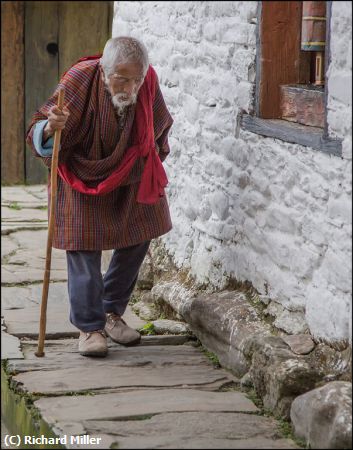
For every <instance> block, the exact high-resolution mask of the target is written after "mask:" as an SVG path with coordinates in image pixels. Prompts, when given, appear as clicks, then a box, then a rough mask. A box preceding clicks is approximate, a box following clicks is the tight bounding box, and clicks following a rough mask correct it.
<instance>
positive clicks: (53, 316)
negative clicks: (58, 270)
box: [3, 288, 146, 339]
mask: <svg viewBox="0 0 353 450" xmlns="http://www.w3.org/2000/svg"><path fill="white" fill-rule="evenodd" d="M41 298H42V297H41V294H40V297H39V301H40V302H41ZM69 313H70V307H69V304H68V302H66V303H60V304H55V303H53V302H52V301H51V298H50V288H49V295H48V304H47V325H46V336H47V339H58V338H60V337H69V336H70V337H78V334H79V331H78V329H77V328H76V327H74V326H73V325H72V324H71V323H70V321H69ZM3 316H4V320H5V323H6V326H7V332H8V333H10V334H12V335H14V336H17V337H30V338H37V337H38V333H39V317H40V304H38V305H34V306H28V307H26V308H23V309H8V310H4V311H3ZM123 317H124V320H126V322H127V323H128V324H129V326H131V327H133V328H136V329H139V328H141V327H142V326H143V325H145V323H146V322H144V321H143V320H141V319H140V318H138V317H137V316H136V315H135V314H134V313H133V312H132V311H131V308H130V307H128V308H127V309H126V311H125V314H124V316H123Z"/></svg>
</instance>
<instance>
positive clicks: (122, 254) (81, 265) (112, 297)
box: [66, 241, 150, 332]
mask: <svg viewBox="0 0 353 450" xmlns="http://www.w3.org/2000/svg"><path fill="white" fill-rule="evenodd" d="M149 245H150V241H146V242H143V243H142V244H137V245H134V246H132V247H126V248H121V249H118V250H114V253H113V255H112V259H111V261H110V264H109V268H108V270H107V273H106V274H105V276H104V277H103V276H102V273H101V259H102V252H101V251H67V252H66V257H67V269H68V290H69V300H70V322H71V323H72V324H73V325H74V326H75V327H77V328H78V329H79V330H81V331H85V332H89V331H95V330H103V329H104V327H105V322H106V317H105V314H106V313H110V312H114V313H116V314H119V315H120V316H122V315H123V314H124V311H125V309H126V307H127V304H128V302H129V299H130V296H131V294H132V291H133V289H134V287H135V284H136V281H137V277H138V273H139V270H140V267H141V264H142V262H143V260H144V258H145V256H146V253H147V251H148V248H149Z"/></svg>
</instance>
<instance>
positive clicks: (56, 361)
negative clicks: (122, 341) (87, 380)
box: [9, 337, 210, 373]
mask: <svg viewBox="0 0 353 450" xmlns="http://www.w3.org/2000/svg"><path fill="white" fill-rule="evenodd" d="M144 338H145V337H143V339H142V343H141V344H139V345H136V346H133V347H124V346H122V345H119V344H115V343H113V342H110V343H109V346H108V348H109V352H108V355H107V356H106V357H105V358H104V359H102V358H90V359H89V360H87V358H86V357H84V356H81V355H80V354H79V353H78V350H77V340H76V339H64V340H63V339H60V340H59V341H50V343H48V342H46V346H45V347H46V348H45V357H44V358H37V357H36V356H35V354H34V352H35V351H36V349H37V343H36V342H33V341H32V343H31V344H29V343H28V342H26V341H24V340H22V352H23V354H24V357H25V359H23V360H21V361H10V362H9V369H10V370H11V371H16V372H18V373H20V372H26V371H35V370H48V369H49V370H56V369H62V368H63V367H65V368H82V367H87V365H88V364H89V367H92V368H95V367H102V366H104V365H105V364H108V365H110V364H114V365H115V367H131V366H135V367H166V366H171V365H173V366H174V367H175V366H179V365H183V366H197V365H199V366H203V365H206V366H209V365H210V361H209V359H208V358H207V357H206V356H205V355H204V354H203V353H201V352H200V350H199V349H197V348H194V347H192V346H190V345H169V346H164V345H153V346H152V345H150V346H146V345H143V340H144Z"/></svg>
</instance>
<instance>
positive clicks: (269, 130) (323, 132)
mask: <svg viewBox="0 0 353 450" xmlns="http://www.w3.org/2000/svg"><path fill="white" fill-rule="evenodd" d="M331 7H332V1H327V2H326V11H327V22H328V23H327V27H326V48H325V123H324V128H323V129H322V128H317V127H310V126H306V125H301V124H298V123H292V122H288V121H286V120H282V119H261V118H260V117H259V109H260V105H259V89H260V80H261V64H260V61H261V45H260V44H261V43H260V22H261V14H262V1H259V2H258V8H257V24H256V84H255V98H254V105H253V110H254V111H255V115H250V114H245V113H241V114H240V126H241V128H242V129H244V130H246V131H250V132H252V133H256V134H260V135H262V136H267V137H273V138H277V139H281V140H283V141H285V142H291V143H294V144H300V145H304V146H307V147H312V148H313V149H315V150H319V151H322V152H324V153H329V154H333V155H336V156H342V140H341V139H332V138H329V136H328V123H327V101H328V90H327V89H328V88H327V85H328V79H327V69H328V67H329V65H330V63H331V51H330V28H331Z"/></svg>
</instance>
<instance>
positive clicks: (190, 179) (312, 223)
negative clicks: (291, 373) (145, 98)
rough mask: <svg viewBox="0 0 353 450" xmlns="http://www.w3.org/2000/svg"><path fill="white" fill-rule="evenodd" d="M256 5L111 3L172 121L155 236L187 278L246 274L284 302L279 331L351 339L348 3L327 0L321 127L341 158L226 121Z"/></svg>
mask: <svg viewBox="0 0 353 450" xmlns="http://www.w3.org/2000/svg"><path fill="white" fill-rule="evenodd" d="M256 10H257V2H250V1H249V2H233V1H227V2H221V1H219V2H207V1H203V2H193V1H187V2H168V1H167V2H153V1H152V2H151V1H150V2H125V1H122V2H115V17H114V23H113V36H117V35H124V34H126V35H131V36H135V37H137V38H140V39H141V40H143V41H144V43H145V44H146V46H147V48H148V49H149V52H150V59H151V63H152V64H153V65H154V67H155V68H156V70H157V73H158V75H159V79H160V83H161V87H162V91H163V94H164V96H165V100H166V103H167V105H168V106H169V108H170V111H171V113H172V115H173V117H174V120H175V123H174V125H173V128H172V132H171V135H170V146H171V155H170V156H169V157H168V158H167V161H166V163H165V167H166V170H167V173H168V177H169V181H170V184H169V188H168V195H169V199H170V207H171V213H172V219H173V224H174V228H173V230H172V231H171V232H170V233H168V234H167V235H166V236H165V237H164V238H163V241H164V243H165V245H166V248H167V249H168V251H169V252H170V253H171V254H172V255H173V257H174V261H175V263H176V264H177V265H178V266H183V267H186V268H190V270H191V272H192V273H193V274H194V275H195V276H196V277H197V279H198V280H199V281H202V282H207V283H210V284H211V285H213V286H215V287H219V288H221V287H222V286H224V284H225V282H226V280H227V278H228V277H235V278H236V279H238V280H249V281H251V282H252V284H253V285H254V287H255V288H256V289H258V291H259V292H260V293H262V294H268V296H269V297H270V298H271V299H273V300H275V301H276V302H278V303H280V304H281V305H282V306H283V307H284V308H285V310H284V313H283V308H282V315H281V316H279V317H277V321H276V323H277V326H279V327H280V328H282V329H284V330H286V331H287V332H300V331H304V330H305V329H306V327H307V326H308V327H309V330H310V332H311V333H312V334H313V335H314V336H315V337H317V338H322V339H325V340H328V341H332V342H333V341H337V340H342V339H347V338H349V339H350V340H351V337H350V332H349V329H350V328H351V327H350V326H349V317H350V305H351V142H352V138H351V136H352V132H351V87H350V86H351V42H352V39H351V30H352V26H351V5H350V2H333V7H332V23H331V29H332V35H331V48H332V63H331V65H330V68H329V89H330V95H329V99H328V109H329V112H328V121H329V132H330V135H332V136H337V137H340V138H343V139H344V141H343V155H344V158H340V157H336V156H330V155H326V154H324V153H321V152H318V151H315V150H313V149H311V148H307V147H303V146H300V145H296V144H289V143H284V142H283V141H281V140H278V139H273V138H265V137H262V136H259V135H256V134H252V133H249V132H245V131H243V130H241V129H239V127H238V126H237V115H238V113H239V112H240V111H241V110H243V111H245V112H250V111H251V108H252V104H253V93H254V83H255V53H256V35H255V31H256V30H255V28H256V15H257V11H256ZM288 311H293V314H292V315H291V314H288ZM294 312H295V313H294ZM298 314H299V316H298ZM294 315H296V318H298V317H300V318H301V320H299V326H298V320H296V321H294V320H292V319H291V317H294ZM288 318H289V319H288ZM294 323H296V326H294Z"/></svg>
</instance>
